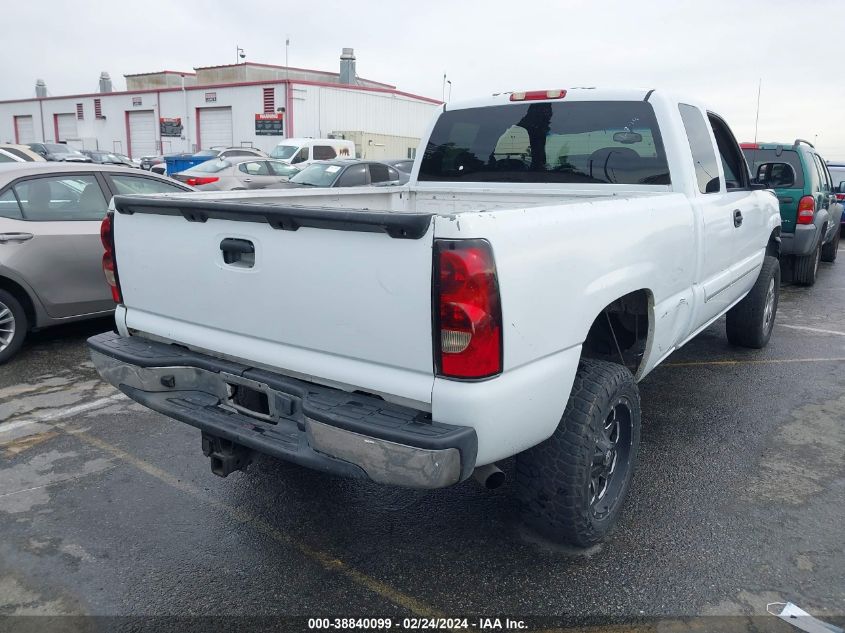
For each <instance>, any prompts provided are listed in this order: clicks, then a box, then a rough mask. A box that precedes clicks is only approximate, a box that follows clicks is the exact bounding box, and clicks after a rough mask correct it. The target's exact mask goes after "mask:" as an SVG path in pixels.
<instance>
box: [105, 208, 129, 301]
mask: <svg viewBox="0 0 845 633" xmlns="http://www.w3.org/2000/svg"><path fill="white" fill-rule="evenodd" d="M113 219H114V215H113V214H112V213H108V214H106V217H105V218H103V223H102V224H100V241H102V243H103V248H104V249H105V252H104V253H103V273H104V274H105V276H106V282H107V283H108V284H109V286H110V287H111V297H112V299H114V302H115V303H123V295H121V293H120V280H119V279H118V277H117V260H116V259H115V255H114V231H113V229H112V221H113Z"/></svg>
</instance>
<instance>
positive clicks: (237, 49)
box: [235, 44, 246, 65]
mask: <svg viewBox="0 0 845 633" xmlns="http://www.w3.org/2000/svg"><path fill="white" fill-rule="evenodd" d="M244 58H246V53H244V49H242V48H241V47H240V46H238V45H237V44H235V65H237V64H238V59H244Z"/></svg>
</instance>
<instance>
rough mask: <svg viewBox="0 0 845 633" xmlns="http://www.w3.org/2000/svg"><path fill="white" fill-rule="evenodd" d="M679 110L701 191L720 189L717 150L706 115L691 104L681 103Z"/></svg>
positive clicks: (708, 191)
mask: <svg viewBox="0 0 845 633" xmlns="http://www.w3.org/2000/svg"><path fill="white" fill-rule="evenodd" d="M678 110H679V111H680V113H681V119H682V120H683V122H684V130H686V133H687V140H688V141H689V146H690V150H691V151H692V161H693V164H694V165H695V178H696V180H697V181H698V190H699V191H700V192H701V193H710V192H715V191H719V168H718V166H717V165H716V152H715V151H713V142H712V141H711V140H710V133H709V130H708V127H707V123H705V121H704V115H703V114H701V110H699V109H698V108H695V107H693V106H691V105H686V104H683V103H682V104H680V105H679V106H678Z"/></svg>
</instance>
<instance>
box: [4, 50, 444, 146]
mask: <svg viewBox="0 0 845 633" xmlns="http://www.w3.org/2000/svg"><path fill="white" fill-rule="evenodd" d="M340 66H341V67H340V72H339V73H332V72H324V71H315V70H306V69H301V68H286V67H284V66H273V65H269V64H257V63H251V62H245V63H242V64H235V65H230V66H212V67H202V68H194V72H178V71H169V70H165V71H161V72H156V73H145V74H140V75H125V78H126V85H127V90H126V91H123V92H113V91H111V80H110V79H109V77H108V74H107V73H103V75H101V80H100V92H98V93H92V94H79V95H69V96H46V86H44V83H43V82H42V81H40V80H39V82H38V84H37V85H36V94H40V95H41V96H37V97H35V98H29V99H15V100H9V101H0V140H2V141H4V142H13V143H32V142H39V141H43V142H66V143H67V144H69V145H72V146H74V147H77V148H80V149H105V150H110V151H116V152H121V153H124V154H129V155H130V156H132V157H133V158H139V157H141V156H149V155H156V154H160V153H165V154H167V153H171V152H183V151H195V150H197V149H208V148H211V147H218V146H239V145H247V146H253V147H258V148H261V149H263V150H265V151H270V150H271V149H272V148H273V147H274V146H275V145H276V144H277V143H278V142H279V141H281V140H282V139H283V138H286V137H293V136H297V137H315V138H319V137H327V136H337V137H338V138H348V139H350V140H353V141H354V142H356V144H360V146H359V147H358V150H359V154H360V155H362V156H363V157H365V158H375V159H378V158H404V157H408V156H413V154H414V153H415V152H416V147H417V144H418V142H419V139H420V136H421V135H422V133H423V131H424V130H425V128H426V126H427V125H428V124H429V122H430V120H431V118H432V116H433V115H434V112H435V110H436V108H437V106H438V104H439V103H440V102H439V101H437V100H435V99H429V98H427V97H421V96H418V95H413V94H409V93H406V92H402V91H400V90H397V89H396V87H395V86H392V85H389V84H383V83H379V82H375V81H370V80H366V79H362V78H359V77H358V76H357V74H356V73H355V57H354V54H353V51H352V49H343V55H342V56H341V62H340Z"/></svg>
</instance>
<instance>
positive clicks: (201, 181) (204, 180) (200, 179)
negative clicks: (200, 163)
mask: <svg viewBox="0 0 845 633" xmlns="http://www.w3.org/2000/svg"><path fill="white" fill-rule="evenodd" d="M218 180H220V179H219V178H218V177H217V176H190V177H189V178H186V179H185V184H188V185H191V186H192V187H196V186H197V185H207V184H210V183H212V182H217V181H218Z"/></svg>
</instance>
